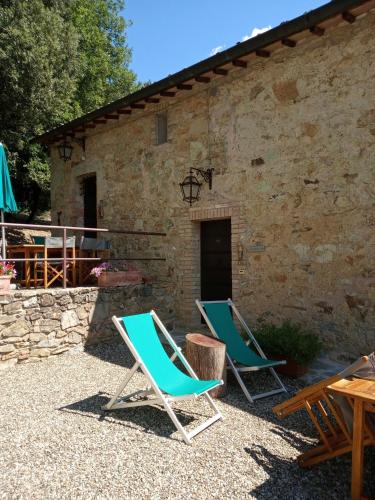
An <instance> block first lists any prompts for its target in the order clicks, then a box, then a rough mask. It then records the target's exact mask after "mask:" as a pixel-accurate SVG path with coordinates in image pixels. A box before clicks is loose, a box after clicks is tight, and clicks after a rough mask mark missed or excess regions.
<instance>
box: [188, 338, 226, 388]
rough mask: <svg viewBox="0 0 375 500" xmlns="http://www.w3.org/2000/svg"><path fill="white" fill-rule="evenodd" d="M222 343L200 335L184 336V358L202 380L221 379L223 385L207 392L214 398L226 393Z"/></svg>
mask: <svg viewBox="0 0 375 500" xmlns="http://www.w3.org/2000/svg"><path fill="white" fill-rule="evenodd" d="M225 350H226V346H225V344H224V342H221V341H220V340H217V339H214V338H213V337H208V336H207V335H203V334H201V333H188V334H187V335H186V358H187V360H188V361H189V363H190V365H191V367H192V368H193V370H194V371H195V373H196V374H197V376H198V378H199V379H202V380H215V379H222V380H223V381H224V384H223V385H220V386H219V387H215V389H212V390H211V391H209V394H210V395H211V396H212V397H214V398H222V397H224V396H225V395H226V393H227V387H226V379H227V370H226V363H225Z"/></svg>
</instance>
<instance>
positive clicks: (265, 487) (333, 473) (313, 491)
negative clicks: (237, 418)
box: [244, 444, 375, 500]
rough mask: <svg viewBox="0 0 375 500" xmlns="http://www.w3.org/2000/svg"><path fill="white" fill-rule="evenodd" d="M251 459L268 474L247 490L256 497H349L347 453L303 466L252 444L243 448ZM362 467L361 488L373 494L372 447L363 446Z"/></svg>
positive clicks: (373, 461) (349, 476)
mask: <svg viewBox="0 0 375 500" xmlns="http://www.w3.org/2000/svg"><path fill="white" fill-rule="evenodd" d="M244 450H245V452H246V453H247V454H248V455H249V456H250V457H251V458H252V460H253V461H254V462H255V463H256V464H257V465H258V466H259V467H261V468H262V469H263V470H264V471H265V472H266V473H267V475H268V478H267V479H266V480H265V481H264V482H263V483H262V484H261V485H259V486H258V487H257V488H255V489H254V490H252V491H251V492H250V493H251V495H252V496H253V497H255V498H257V499H262V498H264V499H269V498H277V497H280V498H283V499H289V498H291V499H292V498H293V499H294V498H299V499H306V500H310V499H311V498H327V499H328V498H329V499H337V500H343V499H346V498H350V485H351V455H350V454H347V455H344V456H342V457H337V458H334V459H331V460H327V461H326V462H323V463H321V464H318V465H316V466H314V467H312V468H310V469H302V468H300V467H299V466H298V463H297V461H296V460H290V459H287V458H283V457H281V456H280V453H279V452H278V454H277V455H276V454H274V453H272V451H270V450H269V449H267V448H265V447H264V446H259V445H256V444H254V445H252V446H251V448H250V447H246V448H244ZM364 464H365V468H364V481H363V485H364V492H365V493H366V494H367V495H370V497H371V498H375V497H374V495H375V483H374V481H373V471H374V466H375V449H374V448H373V449H366V451H365V461H364Z"/></svg>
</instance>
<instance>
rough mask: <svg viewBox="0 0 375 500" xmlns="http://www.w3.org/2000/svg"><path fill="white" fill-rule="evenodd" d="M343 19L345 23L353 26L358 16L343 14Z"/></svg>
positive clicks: (348, 13) (349, 13)
mask: <svg viewBox="0 0 375 500" xmlns="http://www.w3.org/2000/svg"><path fill="white" fill-rule="evenodd" d="M342 18H343V19H344V21H346V22H347V23H350V24H353V23H354V22H355V20H356V16H355V15H354V14H352V13H351V12H347V11H346V12H343V13H342Z"/></svg>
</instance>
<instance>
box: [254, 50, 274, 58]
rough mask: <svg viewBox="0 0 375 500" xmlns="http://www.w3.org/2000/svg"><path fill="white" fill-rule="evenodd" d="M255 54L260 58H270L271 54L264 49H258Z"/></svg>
mask: <svg viewBox="0 0 375 500" xmlns="http://www.w3.org/2000/svg"><path fill="white" fill-rule="evenodd" d="M255 54H256V55H257V56H258V57H270V55H271V52H269V51H268V50H264V49H258V50H256V51H255Z"/></svg>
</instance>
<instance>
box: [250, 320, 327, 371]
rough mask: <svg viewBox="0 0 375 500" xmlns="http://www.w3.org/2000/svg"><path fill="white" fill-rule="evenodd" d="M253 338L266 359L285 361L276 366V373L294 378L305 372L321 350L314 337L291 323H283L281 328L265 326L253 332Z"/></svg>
mask: <svg viewBox="0 0 375 500" xmlns="http://www.w3.org/2000/svg"><path fill="white" fill-rule="evenodd" d="M255 337H256V339H257V341H258V342H259V344H260V345H261V347H262V349H263V350H264V351H265V353H266V355H267V357H269V358H271V359H272V358H274V359H285V360H286V362H287V364H286V365H281V366H278V367H277V368H276V369H277V371H278V372H279V373H282V374H284V375H288V376H290V377H295V378H296V377H300V376H302V375H304V374H305V373H306V372H307V370H308V367H309V365H310V364H311V363H312V362H313V361H314V359H316V357H317V356H318V355H319V353H320V351H321V348H322V344H321V341H320V340H319V338H318V337H317V336H316V335H314V334H312V333H309V332H304V331H303V330H302V328H301V326H299V325H297V324H293V323H292V322H291V321H284V322H283V323H282V324H281V326H275V325H273V324H265V325H263V326H261V327H260V328H259V329H258V330H257V331H256V332H255Z"/></svg>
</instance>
